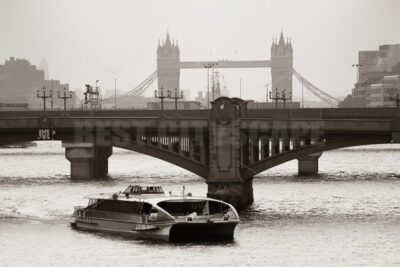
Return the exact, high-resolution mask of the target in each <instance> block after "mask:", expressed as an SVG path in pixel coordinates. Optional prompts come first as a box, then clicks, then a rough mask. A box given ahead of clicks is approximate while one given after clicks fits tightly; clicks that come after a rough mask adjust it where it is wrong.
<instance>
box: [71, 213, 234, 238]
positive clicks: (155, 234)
mask: <svg viewBox="0 0 400 267" xmlns="http://www.w3.org/2000/svg"><path fill="white" fill-rule="evenodd" d="M237 224H238V222H237V221H230V222H228V221H219V222H169V223H163V224H146V225H144V224H136V223H131V222H121V221H111V220H103V219H99V218H83V220H82V218H80V219H77V220H75V221H74V222H71V226H72V227H73V228H75V229H78V230H85V231H94V232H105V233H113V234H119V235H126V236H132V237H134V238H137V239H152V240H164V241H169V242H182V241H183V242H187V241H198V240H200V241H204V240H232V239H233V236H234V230H235V227H236V225H237Z"/></svg>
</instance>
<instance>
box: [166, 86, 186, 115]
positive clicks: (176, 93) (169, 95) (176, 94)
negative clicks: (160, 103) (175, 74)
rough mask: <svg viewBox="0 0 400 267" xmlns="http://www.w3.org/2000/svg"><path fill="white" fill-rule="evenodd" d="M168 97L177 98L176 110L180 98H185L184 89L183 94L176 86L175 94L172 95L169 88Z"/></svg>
mask: <svg viewBox="0 0 400 267" xmlns="http://www.w3.org/2000/svg"><path fill="white" fill-rule="evenodd" d="M167 97H168V98H171V99H174V100H175V110H178V99H183V91H181V94H180V95H179V94H178V89H176V88H175V95H174V96H171V91H170V90H168V96H167Z"/></svg>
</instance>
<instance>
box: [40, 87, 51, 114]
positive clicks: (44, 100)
mask: <svg viewBox="0 0 400 267" xmlns="http://www.w3.org/2000/svg"><path fill="white" fill-rule="evenodd" d="M42 90H43V93H42V94H40V91H39V89H37V90H36V96H37V98H41V99H43V114H44V116H46V99H47V98H50V97H53V91H52V90H51V89H50V91H49V94H48V95H46V87H45V86H43V88H42Z"/></svg>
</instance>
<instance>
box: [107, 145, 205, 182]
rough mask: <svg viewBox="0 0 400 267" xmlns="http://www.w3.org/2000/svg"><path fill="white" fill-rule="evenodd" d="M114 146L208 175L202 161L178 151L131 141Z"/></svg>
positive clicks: (200, 174) (199, 174) (201, 175)
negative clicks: (182, 154) (187, 156)
mask: <svg viewBox="0 0 400 267" xmlns="http://www.w3.org/2000/svg"><path fill="white" fill-rule="evenodd" d="M113 146H114V147H118V148H122V149H126V150H130V151H134V152H137V153H140V154H144V155H147V156H150V157H153V158H157V159H160V160H163V161H166V162H168V163H171V164H174V165H176V166H178V167H181V168H182V169H185V170H187V171H190V172H192V173H194V174H196V175H198V176H200V177H202V178H204V179H206V178H207V177H208V168H207V167H206V166H205V165H203V164H201V163H200V162H197V161H194V160H191V159H189V158H186V157H184V156H181V155H179V154H178V153H174V152H171V151H169V150H165V149H159V148H157V147H152V146H150V145H145V144H137V143H130V144H127V145H113Z"/></svg>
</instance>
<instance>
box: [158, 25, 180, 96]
mask: <svg viewBox="0 0 400 267" xmlns="http://www.w3.org/2000/svg"><path fill="white" fill-rule="evenodd" d="M179 62H180V54H179V47H178V43H174V42H171V39H170V37H169V33H167V37H166V39H165V42H163V43H162V44H160V43H158V48H157V76H158V90H160V89H161V88H164V94H166V92H167V91H168V90H170V91H171V92H174V91H175V89H178V93H180V92H179V90H180V87H179V76H180V68H179Z"/></svg>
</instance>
